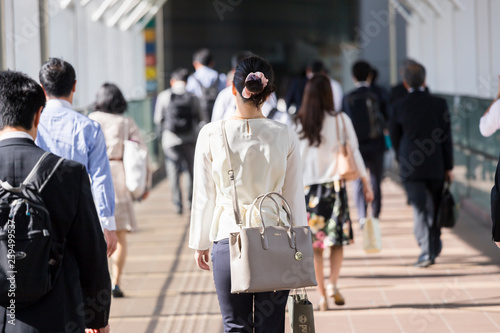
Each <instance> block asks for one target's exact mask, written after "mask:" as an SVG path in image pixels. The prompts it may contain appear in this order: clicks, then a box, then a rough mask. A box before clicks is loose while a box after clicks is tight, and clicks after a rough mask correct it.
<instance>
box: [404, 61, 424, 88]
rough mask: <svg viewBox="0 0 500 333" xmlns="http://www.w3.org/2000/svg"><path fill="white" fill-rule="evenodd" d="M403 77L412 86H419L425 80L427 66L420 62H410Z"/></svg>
mask: <svg viewBox="0 0 500 333" xmlns="http://www.w3.org/2000/svg"><path fill="white" fill-rule="evenodd" d="M403 79H404V80H405V81H406V83H407V84H408V85H409V86H410V88H415V89H416V88H419V87H421V86H422V85H423V84H424V82H425V67H424V66H422V65H421V64H419V63H418V62H413V63H410V64H409V65H407V66H406V67H405V70H404V72H403Z"/></svg>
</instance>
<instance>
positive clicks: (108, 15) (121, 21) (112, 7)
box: [58, 0, 167, 31]
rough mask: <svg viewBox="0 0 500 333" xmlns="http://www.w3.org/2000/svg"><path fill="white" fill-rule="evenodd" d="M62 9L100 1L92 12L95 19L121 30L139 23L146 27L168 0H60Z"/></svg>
mask: <svg viewBox="0 0 500 333" xmlns="http://www.w3.org/2000/svg"><path fill="white" fill-rule="evenodd" d="M58 1H59V4H60V6H61V8H62V9H65V8H67V7H68V6H69V5H70V4H72V3H74V4H75V5H78V4H79V5H80V6H82V7H83V6H87V5H88V4H89V3H91V2H96V3H99V6H98V7H97V9H96V10H95V11H94V12H93V13H92V15H91V18H92V20H94V21H98V20H101V19H102V20H103V21H104V22H106V25H107V26H109V27H113V26H119V27H120V29H121V30H123V31H125V30H128V29H130V28H131V27H132V26H134V25H135V24H137V23H139V24H140V26H141V27H142V28H144V27H145V26H146V25H147V24H148V22H149V21H150V20H151V19H152V18H153V17H154V16H155V15H156V13H157V12H158V11H159V10H160V9H161V7H162V6H163V5H164V4H165V3H166V2H167V0H58Z"/></svg>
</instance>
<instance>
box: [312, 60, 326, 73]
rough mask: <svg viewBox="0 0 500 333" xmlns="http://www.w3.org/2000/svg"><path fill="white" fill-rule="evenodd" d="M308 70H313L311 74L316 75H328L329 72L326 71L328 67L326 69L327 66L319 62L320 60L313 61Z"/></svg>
mask: <svg viewBox="0 0 500 333" xmlns="http://www.w3.org/2000/svg"><path fill="white" fill-rule="evenodd" d="M307 68H309V69H310V70H311V72H313V73H314V74H322V73H323V74H327V72H328V71H327V70H326V67H325V64H324V63H323V61H321V60H319V59H315V60H313V61H311V62H310V63H309V64H308V65H307Z"/></svg>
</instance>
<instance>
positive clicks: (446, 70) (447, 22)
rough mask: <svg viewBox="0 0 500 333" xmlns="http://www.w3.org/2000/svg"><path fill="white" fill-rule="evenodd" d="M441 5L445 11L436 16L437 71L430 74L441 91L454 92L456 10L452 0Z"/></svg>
mask: <svg viewBox="0 0 500 333" xmlns="http://www.w3.org/2000/svg"><path fill="white" fill-rule="evenodd" d="M439 6H440V7H441V8H442V9H443V11H444V13H443V16H441V17H436V18H435V21H434V22H435V25H434V26H435V33H434V36H435V37H434V43H435V44H434V59H435V61H434V64H435V67H434V69H435V71H434V72H430V73H429V74H430V75H431V76H433V79H434V82H435V86H436V89H439V92H443V93H450V94H452V93H453V92H454V88H455V71H454V63H455V57H454V45H455V41H454V35H453V30H452V27H453V16H454V15H455V10H454V8H453V4H452V3H451V2H450V1H440V2H439Z"/></svg>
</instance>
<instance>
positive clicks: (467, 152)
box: [439, 95, 500, 212]
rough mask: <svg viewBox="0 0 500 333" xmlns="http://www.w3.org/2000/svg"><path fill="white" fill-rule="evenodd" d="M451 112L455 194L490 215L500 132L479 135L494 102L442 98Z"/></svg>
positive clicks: (473, 98)
mask: <svg viewBox="0 0 500 333" xmlns="http://www.w3.org/2000/svg"><path fill="white" fill-rule="evenodd" d="M439 96H440V97H442V98H445V99H446V101H447V102H448V107H449V108H450V113H451V119H452V135H453V145H454V159H455V167H454V170H453V171H454V175H455V183H454V189H453V191H454V192H455V194H456V195H457V196H458V197H459V198H461V199H464V198H465V199H469V200H470V201H471V202H473V203H474V204H476V205H477V206H479V207H480V208H482V210H484V211H485V212H489V209H490V208H489V207H490V191H491V187H492V186H493V182H494V176H495V170H496V165H497V161H498V153H499V152H500V131H499V132H497V133H495V134H494V135H492V136H491V137H489V138H485V137H483V136H482V135H481V133H480V132H479V119H480V118H481V116H482V115H483V113H484V112H485V111H486V109H488V107H489V105H490V104H491V101H492V100H491V99H482V98H477V97H470V96H451V95H439Z"/></svg>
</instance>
